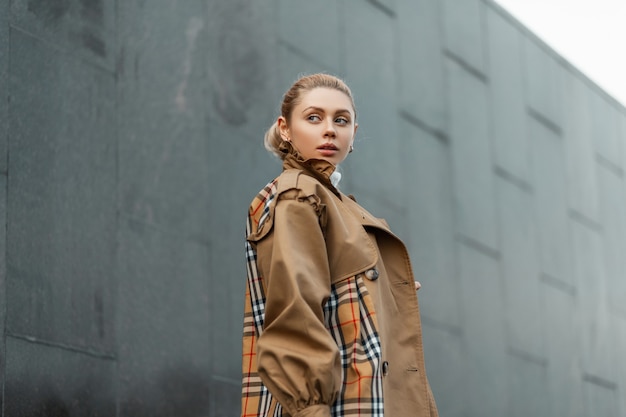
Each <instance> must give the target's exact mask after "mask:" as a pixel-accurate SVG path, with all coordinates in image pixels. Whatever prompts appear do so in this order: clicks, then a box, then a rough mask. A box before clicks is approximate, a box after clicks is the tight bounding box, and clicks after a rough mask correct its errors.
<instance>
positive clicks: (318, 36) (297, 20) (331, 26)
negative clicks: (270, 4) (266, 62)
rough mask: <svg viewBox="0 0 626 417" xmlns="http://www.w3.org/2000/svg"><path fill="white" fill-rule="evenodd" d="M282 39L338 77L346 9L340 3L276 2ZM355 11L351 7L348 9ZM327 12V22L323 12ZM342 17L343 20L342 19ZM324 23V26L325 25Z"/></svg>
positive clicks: (279, 32)
mask: <svg viewBox="0 0 626 417" xmlns="http://www.w3.org/2000/svg"><path fill="white" fill-rule="evenodd" d="M275 1H277V2H278V5H277V8H276V10H275V13H276V14H277V15H278V22H277V23H278V26H277V29H278V35H279V37H280V39H281V41H282V42H286V43H287V44H289V45H291V46H293V47H295V48H297V49H298V50H300V51H302V53H303V54H304V55H306V56H308V57H310V58H312V59H315V60H316V61H318V62H320V63H321V64H323V65H324V66H326V67H328V68H330V69H332V70H331V71H330V72H331V73H336V72H337V70H338V66H339V63H340V58H341V53H342V47H343V45H342V43H341V42H338V40H339V39H340V38H341V35H340V29H343V28H340V26H343V25H344V24H345V21H344V16H345V15H344V14H343V13H342V12H343V9H344V7H345V6H344V5H343V4H341V3H340V2H337V1H336V0H322V1H316V2H312V1H308V0H275ZM348 8H349V9H351V7H350V6H348ZM321 10H323V12H322V14H323V18H322V19H323V22H320V11H321ZM340 16H341V19H340ZM321 23H322V24H321Z"/></svg>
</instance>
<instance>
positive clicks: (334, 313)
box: [242, 150, 437, 417]
mask: <svg viewBox="0 0 626 417" xmlns="http://www.w3.org/2000/svg"><path fill="white" fill-rule="evenodd" d="M283 168H284V170H283V173H282V174H281V175H280V176H279V177H278V178H277V179H276V180H275V181H274V182H273V183H270V184H269V185H268V187H269V188H267V187H266V189H268V190H272V191H268V192H267V193H265V194H264V195H266V197H265V198H260V199H259V197H257V199H255V201H256V204H255V202H253V204H252V205H251V207H250V216H251V217H250V218H251V219H252V220H251V221H250V223H249V230H248V238H247V241H248V243H249V245H250V249H249V252H250V253H254V255H255V256H254V262H255V265H254V268H255V270H256V271H257V272H255V273H254V274H253V275H254V276H253V277H252V278H253V279H250V276H249V282H248V285H249V286H248V291H247V298H248V299H247V304H248V305H247V308H246V310H247V311H246V323H247V324H246V328H245V329H244V343H243V345H244V366H243V371H244V387H243V395H242V415H259V416H260V415H274V414H273V413H275V412H276V411H275V410H276V407H280V408H282V411H281V413H282V415H284V416H287V415H292V416H298V417H300V416H320V417H322V416H323V417H328V416H339V415H344V414H345V415H349V414H351V413H359V415H361V416H366V415H370V416H382V415H385V416H388V417H405V416H406V417H409V416H411V417H426V416H429V417H434V416H437V408H436V405H435V401H434V398H433V395H432V392H431V389H430V386H429V383H428V379H427V377H426V370H425V366H424V354H423V347H422V328H421V323H420V316H419V306H418V299H417V294H416V291H415V288H414V277H413V271H412V269H411V263H410V260H409V255H408V252H407V250H406V247H405V246H404V244H403V243H402V241H401V240H400V239H399V238H398V237H397V236H396V235H394V234H393V233H392V232H391V231H390V230H389V227H388V225H387V223H386V222H385V221H384V220H381V219H378V218H375V217H373V216H372V215H371V214H370V213H368V212H367V211H366V210H365V209H363V208H362V207H361V206H360V205H358V204H357V203H356V201H354V200H353V199H352V198H351V197H348V196H346V195H344V194H343V193H341V192H339V191H338V189H336V188H335V187H334V186H333V185H332V184H331V182H330V179H329V177H330V174H332V172H333V171H334V167H333V166H332V165H331V164H329V163H327V162H325V161H322V160H308V161H303V160H302V159H300V158H299V156H298V155H297V154H296V153H295V152H293V150H290V153H288V154H287V155H286V158H285V160H284V163H283ZM272 187H273V188H272ZM270 194H271V198H267V195H270ZM260 209H263V210H262V211H264V212H265V213H264V214H263V215H261V214H260V213H259V212H260V211H261V210H260ZM259 220H261V221H260V222H259V224H255V223H256V222H257V221H259ZM254 281H257V283H258V282H260V284H258V288H257V289H258V291H257V290H255V289H254V288H252V287H254V286H255V285H257V284H255V283H254ZM257 292H262V293H263V305H264V308H265V310H264V311H263V314H262V315H260V314H257V316H259V317H257V319H259V320H260V322H261V325H260V327H259V325H258V324H257V331H256V332H255V331H254V326H253V325H252V324H251V323H252V322H253V318H252V317H253V316H254V314H255V313H253V310H254V309H253V308H252V305H255V304H254V303H258V300H252V301H251V300H250V297H251V293H252V294H254V293H257ZM348 293H350V294H352V293H354V294H357V293H358V296H356V295H355V296H353V297H352V296H351V297H348V296H346V294H348ZM342 297H343V298H342ZM331 304H332V305H334V306H335V307H336V308H333V307H332V306H331V307H329V305H331ZM346 306H350V307H346ZM342 309H343V310H342ZM355 312H356V315H359V316H360V317H361V319H360V320H358V319H354V316H355ZM359 312H360V313H359ZM350 317H352V319H350ZM355 323H356V324H355ZM353 327H354V329H353ZM355 329H356V330H355ZM353 333H355V334H353ZM356 333H358V334H356ZM246 335H247V336H246ZM365 339H367V340H365ZM372 340H373V342H372ZM357 345H358V346H357ZM370 345H374V347H373V348H372V347H371V346H370ZM368 349H369V351H368ZM251 358H252V359H251ZM356 381H358V383H354V382H356ZM258 386H261V387H262V388H263V389H264V388H265V387H266V388H267V390H266V391H267V394H268V395H269V397H270V399H271V401H266V399H263V400H259V399H258V398H259V396H260V395H261V394H259V390H258V389H257V388H254V389H253V388H251V387H258ZM261 391H262V390H261ZM377 395H380V396H382V398H381V399H379V398H375V397H377ZM362 397H368V398H367V400H363V398H362ZM255 400H256V402H255ZM266 402H267V404H270V403H271V404H273V405H263V404H260V403H266ZM364 404H365V405H364ZM382 404H384V406H383V405H382ZM263 407H265V408H266V410H265V411H259V410H260V409H261V408H263ZM270 408H271V410H270ZM267 410H269V411H267ZM266 413H267V414H266ZM279 415H280V414H279Z"/></svg>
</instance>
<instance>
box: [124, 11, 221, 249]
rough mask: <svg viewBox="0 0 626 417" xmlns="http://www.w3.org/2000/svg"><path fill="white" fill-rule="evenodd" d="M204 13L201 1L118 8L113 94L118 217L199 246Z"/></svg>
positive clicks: (204, 169) (203, 223) (204, 233)
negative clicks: (120, 214) (120, 52)
mask: <svg viewBox="0 0 626 417" xmlns="http://www.w3.org/2000/svg"><path fill="white" fill-rule="evenodd" d="M139 3H141V4H139ZM183 12H184V13H183ZM203 13H204V9H203V5H202V3H201V2H195V3H194V4H192V3H188V4H187V7H185V8H184V9H181V8H179V7H177V5H176V4H174V3H171V2H167V1H161V2H150V3H146V2H122V3H120V16H121V17H122V18H121V19H120V28H121V36H120V38H121V40H120V42H121V44H122V50H123V57H122V58H121V61H123V62H122V63H121V64H120V73H119V81H118V90H117V91H118V96H119V99H118V100H119V103H118V106H119V112H120V114H122V115H123V117H121V118H120V124H119V125H120V134H119V188H120V190H119V195H120V209H121V211H122V212H124V213H126V214H128V215H130V216H133V217H136V218H138V219H141V220H143V221H145V222H149V223H151V224H155V225H159V227H162V228H165V229H168V230H171V231H174V230H175V231H176V232H177V233H179V234H183V235H185V236H190V237H192V238H194V239H197V240H203V241H205V242H206V241H207V240H208V235H209V231H208V228H207V223H208V216H209V212H208V210H207V207H209V201H210V200H209V197H208V188H207V187H206V181H207V178H208V165H209V164H208V163H207V161H209V157H210V155H209V152H208V141H209V140H208V138H207V129H208V128H207V124H208V123H207V119H206V108H205V106H206V97H207V95H206V93H207V91H206V89H205V88H204V86H206V84H207V82H206V62H205V60H206V48H207V45H206V43H205V42H204V40H205V32H204V30H205V27H206V24H207V23H206V22H205V21H204V20H203V19H202V18H201V17H202V16H203ZM199 16H200V17H199ZM147 33H148V34H149V36H147V35H146V34H147ZM164 74H169V76H167V77H166V76H164ZM182 184H184V186H181V185H182Z"/></svg>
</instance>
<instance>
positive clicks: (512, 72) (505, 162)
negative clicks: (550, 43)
mask: <svg viewBox="0 0 626 417" xmlns="http://www.w3.org/2000/svg"><path fill="white" fill-rule="evenodd" d="M487 28H488V30H489V37H488V43H487V45H488V48H489V49H488V51H489V86H490V89H489V92H490V93H491V101H490V103H491V111H490V114H491V125H492V137H493V144H494V149H493V150H494V158H495V163H496V164H497V165H498V166H499V167H500V168H502V169H504V170H506V171H507V172H508V173H509V174H511V175H513V176H514V177H516V178H517V179H519V180H522V181H526V182H528V181H529V172H528V140H527V137H528V134H527V130H526V129H527V126H526V103H525V98H524V75H523V66H522V36H521V34H520V32H519V29H518V28H516V27H514V26H513V25H512V24H511V22H510V21H508V20H506V19H505V18H503V17H502V15H500V14H499V13H498V12H496V11H494V10H492V9H490V8H487Z"/></svg>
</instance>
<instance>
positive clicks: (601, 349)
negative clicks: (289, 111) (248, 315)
mask: <svg viewBox="0 0 626 417" xmlns="http://www.w3.org/2000/svg"><path fill="white" fill-rule="evenodd" d="M315 71H327V72H331V73H335V74H338V75H340V76H343V77H345V78H346V80H347V81H348V82H349V84H350V85H351V87H352V89H353V91H354V92H355V95H356V101H357V107H358V110H359V121H360V128H359V134H358V139H357V142H356V145H355V148H356V150H355V152H354V153H353V154H352V155H351V156H350V158H349V161H347V162H346V163H345V165H344V167H343V170H344V172H345V177H344V178H345V180H344V181H343V183H342V187H343V189H344V191H346V192H351V193H354V194H355V195H356V196H357V198H358V199H359V201H360V202H361V203H363V205H365V206H366V207H367V208H369V209H370V210H371V211H372V212H374V213H376V214H377V215H379V216H382V217H385V218H387V220H388V221H389V222H390V223H391V225H392V227H393V228H394V229H395V230H396V231H397V233H398V234H399V235H400V236H401V237H402V238H403V239H405V241H406V242H407V244H408V246H409V248H410V252H411V255H412V259H413V266H414V270H415V273H416V275H417V278H418V279H419V280H420V281H421V282H422V284H423V289H422V290H420V293H419V295H420V302H421V305H422V319H423V322H424V343H425V347H426V361H427V367H428V371H429V376H430V380H431V383H432V386H433V390H434V393H435V396H436V397H437V400H438V404H439V408H440V412H441V415H442V416H481V417H482V416H494V417H495V416H504V415H506V416H518V415H519V416H525V415H534V416H591V415H593V416H594V417H601V416H607V417H608V416H616V415H621V416H626V362H624V361H623V360H622V358H623V352H625V351H626V307H625V306H626V280H624V276H625V274H626V262H625V260H624V253H626V218H625V217H624V213H625V212H626V184H625V181H624V170H625V168H626V110H625V109H624V108H623V107H622V106H620V105H619V104H618V103H616V102H615V101H614V100H613V99H611V98H610V97H609V96H607V95H606V94H605V93H604V92H602V91H601V90H600V89H599V88H597V87H596V86H595V85H593V84H592V83H591V82H590V81H589V80H588V79H586V78H585V77H584V76H583V75H581V74H580V73H579V72H578V71H577V70H576V69H575V68H572V67H571V66H570V65H569V64H568V63H567V62H565V61H564V60H562V59H561V58H560V57H558V56H557V55H556V54H555V53H554V52H552V51H551V50H550V49H549V48H547V47H546V46H545V45H544V44H543V43H542V42H541V41H540V40H538V39H537V38H536V37H535V36H533V35H532V34H531V33H529V32H528V31H527V30H526V29H524V28H523V27H522V26H521V25H519V24H518V23H516V22H515V21H513V19H511V18H510V17H509V16H508V15H507V14H506V13H505V12H503V11H502V10H501V9H500V8H499V7H498V6H496V5H495V4H493V3H492V2H491V1H489V0H463V1H461V0H370V1H367V0H342V1H337V0H319V1H316V2H311V1H305V0H297V1H296V0H264V1H249V0H248V1H244V0H216V1H206V0H189V1H186V2H184V4H183V3H181V2H172V1H169V0H154V1H150V2H147V1H145V0H125V1H108V2H107V1H104V0H90V1H87V0H45V1H44V0H11V1H9V0H0V95H1V97H0V98H1V99H0V190H2V191H1V192H0V218H2V219H5V220H6V221H5V222H3V224H4V225H6V227H2V228H0V254H2V255H3V256H0V271H1V272H2V273H1V274H0V334H2V344H1V345H0V371H1V372H0V376H1V382H2V384H3V387H4V390H3V395H2V397H1V400H2V410H3V415H4V416H11V417H13V416H41V415H55V416H83V415H90V416H95V415H106V416H109V415H111V416H115V415H117V416H133V417H136V416H233V415H237V413H238V409H239V389H240V388H239V384H240V338H241V336H240V331H241V327H242V324H241V321H242V309H243V307H242V302H243V296H244V283H245V266H244V256H243V232H244V219H245V213H246V209H247V205H248V203H249V201H250V199H251V198H252V197H253V195H254V194H255V193H256V191H257V190H258V189H260V188H261V187H262V186H263V185H264V184H265V183H266V182H267V181H269V180H270V179H271V178H272V177H273V176H274V175H276V174H277V173H278V172H279V165H278V163H277V162H276V161H274V160H272V158H271V157H270V156H269V155H267V154H266V153H265V152H264V150H263V147H262V135H263V133H264V131H265V129H266V128H267V127H268V126H269V124H271V122H272V120H273V119H274V118H275V117H276V116H277V108H278V104H279V101H280V97H281V94H282V92H283V91H284V90H285V89H286V88H287V87H288V86H289V85H290V84H291V82H292V81H293V80H294V79H295V78H296V77H297V76H298V74H300V73H304V72H306V73H310V72H315Z"/></svg>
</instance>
